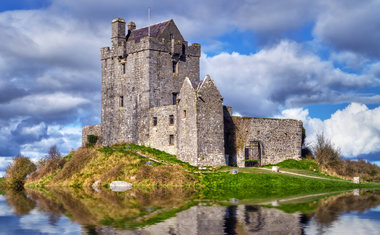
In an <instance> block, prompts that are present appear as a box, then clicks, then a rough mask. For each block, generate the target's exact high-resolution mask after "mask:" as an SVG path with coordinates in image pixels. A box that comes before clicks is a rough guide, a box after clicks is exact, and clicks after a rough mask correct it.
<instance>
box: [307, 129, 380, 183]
mask: <svg viewBox="0 0 380 235" xmlns="http://www.w3.org/2000/svg"><path fill="white" fill-rule="evenodd" d="M314 154H315V159H316V161H317V162H318V164H319V165H320V166H321V167H323V168H325V169H328V170H330V171H332V172H334V173H336V174H337V175H339V176H342V177H349V178H352V177H355V176H359V177H361V178H362V179H363V180H364V181H376V182H378V181H380V167H378V166H377V165H375V164H372V163H369V162H367V161H366V160H363V159H359V160H357V161H352V160H343V159H342V158H341V157H340V154H339V151H338V150H337V149H335V148H334V146H333V145H332V144H331V142H330V141H328V140H326V138H325V137H324V136H323V135H319V136H318V137H317V145H316V146H315V147H314Z"/></svg>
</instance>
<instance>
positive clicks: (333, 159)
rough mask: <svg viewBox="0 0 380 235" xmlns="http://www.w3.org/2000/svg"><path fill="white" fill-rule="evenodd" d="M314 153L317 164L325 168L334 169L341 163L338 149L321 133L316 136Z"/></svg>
mask: <svg viewBox="0 0 380 235" xmlns="http://www.w3.org/2000/svg"><path fill="white" fill-rule="evenodd" d="M314 155H315V160H316V161H317V162H318V164H319V165H320V166H321V167H324V168H326V169H336V168H337V167H339V165H341V164H342V159H341V158H340V153H339V150H337V149H336V148H335V147H334V146H333V144H332V143H331V141H330V140H328V139H326V138H325V137H324V136H323V135H318V136H317V144H316V145H315V146H314Z"/></svg>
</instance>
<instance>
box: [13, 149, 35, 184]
mask: <svg viewBox="0 0 380 235" xmlns="http://www.w3.org/2000/svg"><path fill="white" fill-rule="evenodd" d="M35 170H36V165H35V164H34V163H33V162H32V161H30V159H29V158H27V157H23V156H21V155H20V154H19V155H17V156H16V157H15V158H14V159H13V161H12V163H11V164H10V165H9V166H8V167H7V170H6V173H5V185H6V187H7V188H11V189H13V190H22V189H23V188H24V183H25V180H26V177H27V176H28V175H29V174H30V173H32V172H33V171H35Z"/></svg>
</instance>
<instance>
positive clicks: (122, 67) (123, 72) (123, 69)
mask: <svg viewBox="0 0 380 235" xmlns="http://www.w3.org/2000/svg"><path fill="white" fill-rule="evenodd" d="M121 73H122V74H125V63H123V64H121Z"/></svg>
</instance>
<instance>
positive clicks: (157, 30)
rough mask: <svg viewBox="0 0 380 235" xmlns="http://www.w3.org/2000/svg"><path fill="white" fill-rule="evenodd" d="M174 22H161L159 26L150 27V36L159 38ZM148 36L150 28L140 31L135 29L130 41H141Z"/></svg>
mask: <svg viewBox="0 0 380 235" xmlns="http://www.w3.org/2000/svg"><path fill="white" fill-rule="evenodd" d="M170 21H172V20H168V21H165V22H161V23H158V24H154V25H151V26H150V36H151V37H158V36H159V35H160V34H161V33H162V32H163V31H164V29H165V27H166V26H167V25H168V24H169V22H170ZM146 36H148V26H147V27H144V28H140V29H135V30H133V31H132V33H131V36H129V38H128V40H140V39H141V38H143V37H146Z"/></svg>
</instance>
